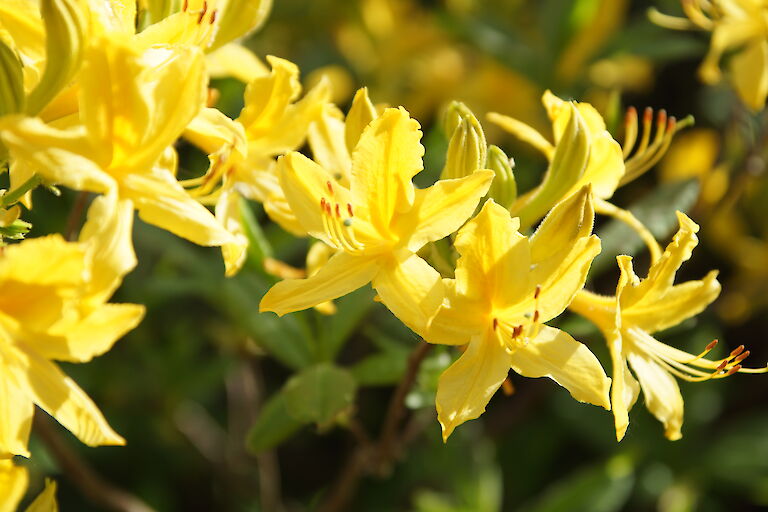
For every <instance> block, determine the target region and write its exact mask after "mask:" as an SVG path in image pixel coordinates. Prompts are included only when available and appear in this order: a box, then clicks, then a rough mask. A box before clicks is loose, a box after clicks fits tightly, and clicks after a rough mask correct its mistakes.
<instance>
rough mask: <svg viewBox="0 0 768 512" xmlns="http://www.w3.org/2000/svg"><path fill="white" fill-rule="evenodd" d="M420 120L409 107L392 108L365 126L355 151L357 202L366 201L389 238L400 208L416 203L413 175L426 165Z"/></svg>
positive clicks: (373, 218) (377, 225)
mask: <svg viewBox="0 0 768 512" xmlns="http://www.w3.org/2000/svg"><path fill="white" fill-rule="evenodd" d="M420 139H421V130H420V126H419V123H418V122H417V121H416V120H415V119H411V118H410V117H409V116H408V112H406V111H405V109H402V108H399V109H396V108H389V109H387V110H385V111H384V113H383V114H382V115H381V116H380V117H378V118H377V119H375V120H373V121H372V122H371V124H369V125H368V126H367V127H366V128H365V130H363V133H362V135H361V136H360V140H359V141H358V143H357V146H356V147H355V151H354V153H352V183H351V191H352V197H353V198H354V201H355V205H366V206H367V207H368V209H369V211H370V218H371V224H373V226H374V227H375V228H376V230H377V231H378V232H379V233H380V234H381V236H383V237H384V238H389V237H390V236H391V235H390V223H391V221H392V217H393V216H394V215H395V213H396V212H404V211H407V210H408V209H409V208H410V206H411V205H412V204H413V200H414V195H415V192H414V188H413V183H411V179H412V178H413V177H414V176H415V175H416V174H418V173H419V172H420V171H421V170H422V169H423V168H424V166H423V163H422V161H421V157H422V156H424V147H423V146H422V145H421V143H420V142H419V141H420Z"/></svg>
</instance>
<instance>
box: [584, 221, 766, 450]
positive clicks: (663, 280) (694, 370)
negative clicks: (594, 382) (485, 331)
mask: <svg viewBox="0 0 768 512" xmlns="http://www.w3.org/2000/svg"><path fill="white" fill-rule="evenodd" d="M678 220H679V222H680V229H679V230H678V232H677V234H676V235H675V237H674V239H673V240H672V242H671V243H670V244H669V245H668V246H667V248H666V250H665V251H664V253H663V254H662V256H661V258H660V259H659V260H658V261H657V262H656V263H655V264H653V265H652V266H651V268H650V270H649V271H648V277H647V278H645V279H642V280H641V279H639V278H638V277H637V275H635V273H634V270H633V268H632V258H631V257H629V256H619V257H618V258H617V259H618V263H619V268H620V270H621V275H620V277H619V282H618V285H617V287H616V296H615V297H603V296H599V295H595V294H593V293H590V292H587V291H581V292H580V293H579V294H578V295H577V296H576V298H575V299H574V301H573V302H572V303H571V306H570V308H571V309H572V310H574V311H576V312H577V313H579V314H581V315H583V316H585V317H586V318H588V319H590V320H591V321H592V322H594V323H595V324H596V325H597V326H598V327H599V328H600V329H601V330H602V332H603V335H604V336H605V338H606V340H607V342H608V347H609V349H610V352H611V359H612V362H613V387H612V389H611V405H612V407H613V415H614V419H615V425H616V438H617V439H618V440H621V439H622V438H623V437H624V434H625V433H626V430H627V427H628V426H629V410H630V409H631V407H632V405H633V404H634V403H635V401H636V400H637V396H638V394H639V392H640V390H641V389H642V391H643V394H644V396H645V404H646V406H647V407H648V410H650V411H651V413H652V414H653V415H654V416H656V418H657V419H658V420H659V421H661V422H662V423H663V424H664V429H665V435H666V437H667V438H668V439H670V440H676V439H680V437H682V434H681V432H680V428H681V426H682V424H683V397H682V395H681V394H680V389H679V388H678V386H677V382H676V381H675V377H678V378H680V379H683V380H686V381H691V382H699V381H704V380H709V379H720V378H724V377H728V376H730V375H732V374H734V373H736V372H750V373H755V372H763V371H764V370H752V369H745V368H742V366H741V362H742V361H743V360H744V359H745V358H746V357H747V356H748V355H749V351H746V352H745V351H744V347H743V346H741V347H739V348H738V349H736V350H734V351H733V352H731V354H730V355H729V356H728V357H726V358H724V359H719V360H710V359H707V358H706V357H705V356H706V354H707V353H709V351H710V350H712V349H713V348H714V346H715V345H716V344H717V343H716V342H712V343H710V344H709V345H708V346H707V347H706V349H705V350H704V351H703V352H702V353H701V354H698V355H693V354H689V353H688V352H684V351H682V350H678V349H676V348H673V347H670V346H669V345H666V344H664V343H662V342H660V341H658V340H656V339H655V338H654V337H653V336H651V335H652V334H653V333H654V332H656V331H660V330H662V329H666V328H668V327H672V326H674V325H677V324H679V323H680V322H682V321H684V320H686V319H688V318H690V317H692V316H694V315H696V314H698V313H699V312H701V311H702V310H703V309H704V308H705V307H706V306H707V305H708V304H710V303H711V302H712V301H713V300H715V298H716V297H717V296H718V294H719V293H720V284H719V283H718V282H717V272H716V271H712V272H710V273H709V274H707V275H706V276H705V277H704V279H702V280H699V281H688V282H685V283H682V284H677V285H675V284H674V280H675V274H676V273H677V270H678V269H679V268H680V266H681V264H682V263H683V262H684V261H686V260H687V259H689V258H690V257H691V252H692V251H693V248H694V247H695V246H696V244H697V243H698V239H697V237H696V232H697V231H698V229H699V227H698V226H697V225H696V224H695V223H694V222H693V221H692V220H691V219H689V218H688V217H686V216H685V215H684V214H682V213H679V212H678ZM627 363H629V366H627ZM630 367H631V368H632V370H633V371H634V374H635V376H636V377H637V380H635V377H633V375H632V373H630V370H629V368H630ZM638 380H639V384H638Z"/></svg>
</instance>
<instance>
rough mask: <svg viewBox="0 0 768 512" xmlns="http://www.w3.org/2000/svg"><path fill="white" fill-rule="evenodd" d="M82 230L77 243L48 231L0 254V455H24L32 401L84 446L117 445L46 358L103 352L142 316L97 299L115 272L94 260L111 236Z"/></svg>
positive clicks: (75, 358)
mask: <svg viewBox="0 0 768 512" xmlns="http://www.w3.org/2000/svg"><path fill="white" fill-rule="evenodd" d="M128 228H130V226H128ZM89 231H91V234H90V235H89V236H86V237H84V241H83V242H80V243H69V242H65V241H64V240H63V239H62V238H61V237H60V236H58V235H52V236H47V237H43V238H34V239H28V240H24V241H22V242H20V243H18V244H15V245H11V246H8V247H5V248H4V250H3V252H2V254H0V369H1V371H0V388H2V389H0V411H2V414H0V457H9V456H12V455H24V456H29V451H28V450H27V441H28V438H29V432H30V428H31V425H32V415H33V412H34V407H33V406H34V404H37V405H38V406H40V407H41V408H42V409H43V410H45V411H46V412H48V413H49V414H50V415H51V416H53V417H54V418H56V419H57V420H58V421H59V423H61V424H62V425H64V426H65V427H66V428H67V429H69V430H70V431H71V432H72V433H73V434H75V435H76V436H77V437H78V438H79V439H80V440H81V441H82V442H83V443H85V444H87V445H89V446H97V445H105V444H107V445H109V444H111V445H115V444H124V440H123V438H122V437H120V436H119V435H118V434H117V433H115V432H114V431H113V430H112V428H111V427H110V426H109V425H108V424H107V422H106V420H105V419H104V417H103V416H102V414H101V412H100V411H99V409H98V408H97V407H96V405H95V404H94V403H93V402H92V401H91V399H90V398H88V396H87V395H86V394H85V393H84V392H83V390H82V389H80V388H79V387H78V386H77V384H75V382H74V381H73V380H72V379H70V378H69V377H67V376H66V375H64V373H62V371H61V370H60V369H59V368H58V366H56V364H54V363H53V362H52V360H59V361H67V362H86V361H89V360H91V359H92V358H93V357H95V356H97V355H100V354H103V353H104V352H106V351H107V350H109V349H110V348H111V347H112V345H113V344H114V342H115V341H116V340H117V339H119V338H120V337H121V336H122V335H123V334H125V333H126V332H127V331H129V330H131V329H132V328H133V327H135V326H136V324H138V322H139V321H140V320H141V318H142V316H143V314H144V308H143V306H139V305H134V304H106V303H105V301H106V299H107V296H105V294H104V291H103V290H102V289H100V287H98V286H95V285H98V284H100V283H101V284H103V285H104V286H107V287H108V288H111V287H113V286H114V277H115V269H114V268H107V269H102V268H100V267H101V263H100V259H99V256H100V255H101V253H102V252H103V251H106V252H110V251H111V248H110V247H109V245H108V244H109V243H111V242H112V241H113V239H112V238H111V237H109V235H108V234H106V235H107V236H105V237H104V238H100V236H99V233H98V232H94V231H97V230H94V229H89ZM105 244H107V245H105ZM107 261H109V262H111V261H112V260H111V258H108V260H107Z"/></svg>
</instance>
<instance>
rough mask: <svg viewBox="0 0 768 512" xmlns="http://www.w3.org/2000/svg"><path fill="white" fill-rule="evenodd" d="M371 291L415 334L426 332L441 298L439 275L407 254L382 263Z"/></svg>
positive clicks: (421, 261) (405, 252)
mask: <svg viewBox="0 0 768 512" xmlns="http://www.w3.org/2000/svg"><path fill="white" fill-rule="evenodd" d="M373 287H374V288H375V289H376V292H378V294H379V297H380V298H381V302H383V303H384V305H385V306H387V308H389V310H390V311H391V312H392V313H393V314H394V315H395V316H396V317H397V318H399V319H400V321H401V322H403V323H404V324H405V325H407V326H408V327H410V328H411V329H413V330H414V331H416V332H424V331H425V330H426V328H427V326H428V325H429V322H430V321H431V320H432V318H433V317H434V316H435V313H437V308H439V307H440V304H441V303H442V301H443V295H444V291H443V281H442V278H441V277H440V273H439V272H438V271H437V270H435V269H433V268H432V267H431V266H430V265H429V264H428V263H427V262H426V261H424V260H423V259H421V258H420V257H418V256H417V255H415V254H413V253H409V252H407V251H402V252H400V253H399V254H396V255H394V256H393V257H391V258H386V259H385V260H384V261H383V262H382V264H381V270H380V271H379V272H378V274H376V277H375V278H374V279H373Z"/></svg>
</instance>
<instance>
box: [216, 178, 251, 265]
mask: <svg viewBox="0 0 768 512" xmlns="http://www.w3.org/2000/svg"><path fill="white" fill-rule="evenodd" d="M241 201H243V199H241V197H240V194H238V193H237V192H236V191H235V190H233V189H231V188H227V189H223V190H222V191H221V195H220V196H219V200H218V201H216V219H217V220H218V221H219V222H221V224H222V225H223V226H224V228H225V229H226V230H227V231H228V232H229V233H230V234H231V235H232V237H233V241H232V242H230V243H227V244H224V245H222V246H221V253H222V255H223V257H224V268H225V272H224V275H225V276H226V277H232V276H233V275H235V274H237V273H238V272H239V271H240V269H241V268H242V267H243V264H244V263H245V258H246V256H247V255H248V238H247V237H246V236H245V229H244V228H243V224H242V221H241V218H242V216H241V214H240V208H241Z"/></svg>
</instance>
